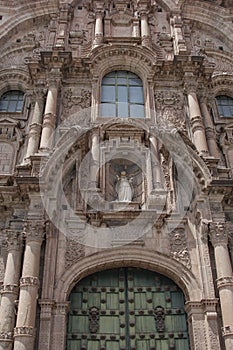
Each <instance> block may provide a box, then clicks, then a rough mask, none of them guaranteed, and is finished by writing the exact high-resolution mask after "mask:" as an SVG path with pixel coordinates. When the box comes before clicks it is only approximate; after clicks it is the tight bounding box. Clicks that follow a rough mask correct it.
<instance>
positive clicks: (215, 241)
mask: <svg viewBox="0 0 233 350" xmlns="http://www.w3.org/2000/svg"><path fill="white" fill-rule="evenodd" d="M209 236H210V240H211V243H212V245H213V246H216V245H227V243H228V237H229V224H228V223H226V222H220V221H219V222H210V223H209Z"/></svg>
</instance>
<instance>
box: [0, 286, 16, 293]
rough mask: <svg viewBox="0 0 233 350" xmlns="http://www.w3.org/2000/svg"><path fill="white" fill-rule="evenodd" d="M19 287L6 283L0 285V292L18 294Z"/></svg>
mask: <svg viewBox="0 0 233 350" xmlns="http://www.w3.org/2000/svg"><path fill="white" fill-rule="evenodd" d="M18 291H19V287H18V286H17V285H16V284H6V285H2V286H1V294H16V295H17V294H18Z"/></svg>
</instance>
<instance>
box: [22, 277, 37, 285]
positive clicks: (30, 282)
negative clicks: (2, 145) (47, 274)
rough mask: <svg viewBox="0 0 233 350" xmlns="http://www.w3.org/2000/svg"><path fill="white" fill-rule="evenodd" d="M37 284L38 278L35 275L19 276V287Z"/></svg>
mask: <svg viewBox="0 0 233 350" xmlns="http://www.w3.org/2000/svg"><path fill="white" fill-rule="evenodd" d="M26 286H35V287H37V286H39V279H38V278H37V277H30V276H29V277H22V278H20V287H26Z"/></svg>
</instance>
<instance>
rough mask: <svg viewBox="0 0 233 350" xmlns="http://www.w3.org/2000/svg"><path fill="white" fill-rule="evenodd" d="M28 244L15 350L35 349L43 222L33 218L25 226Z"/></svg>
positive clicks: (16, 328)
mask: <svg viewBox="0 0 233 350" xmlns="http://www.w3.org/2000/svg"><path fill="white" fill-rule="evenodd" d="M25 235H26V245H25V251H24V260H23V271H22V277H21V279H20V294H19V306H18V315H17V322H16V327H15V331H14V338H15V340H14V350H33V349H34V337H35V319H36V306H37V293H38V287H39V269H40V251H41V243H42V240H43V235H44V229H43V222H42V221H36V220H31V221H29V222H28V223H27V225H26V228H25Z"/></svg>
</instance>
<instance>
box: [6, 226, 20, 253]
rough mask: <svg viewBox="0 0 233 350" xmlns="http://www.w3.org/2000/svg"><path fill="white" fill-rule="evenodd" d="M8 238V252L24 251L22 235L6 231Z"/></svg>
mask: <svg viewBox="0 0 233 350" xmlns="http://www.w3.org/2000/svg"><path fill="white" fill-rule="evenodd" d="M6 232H7V238H6V245H7V249H8V251H10V250H21V249H22V239H23V237H22V234H21V233H19V232H15V231H14V230H6Z"/></svg>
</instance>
